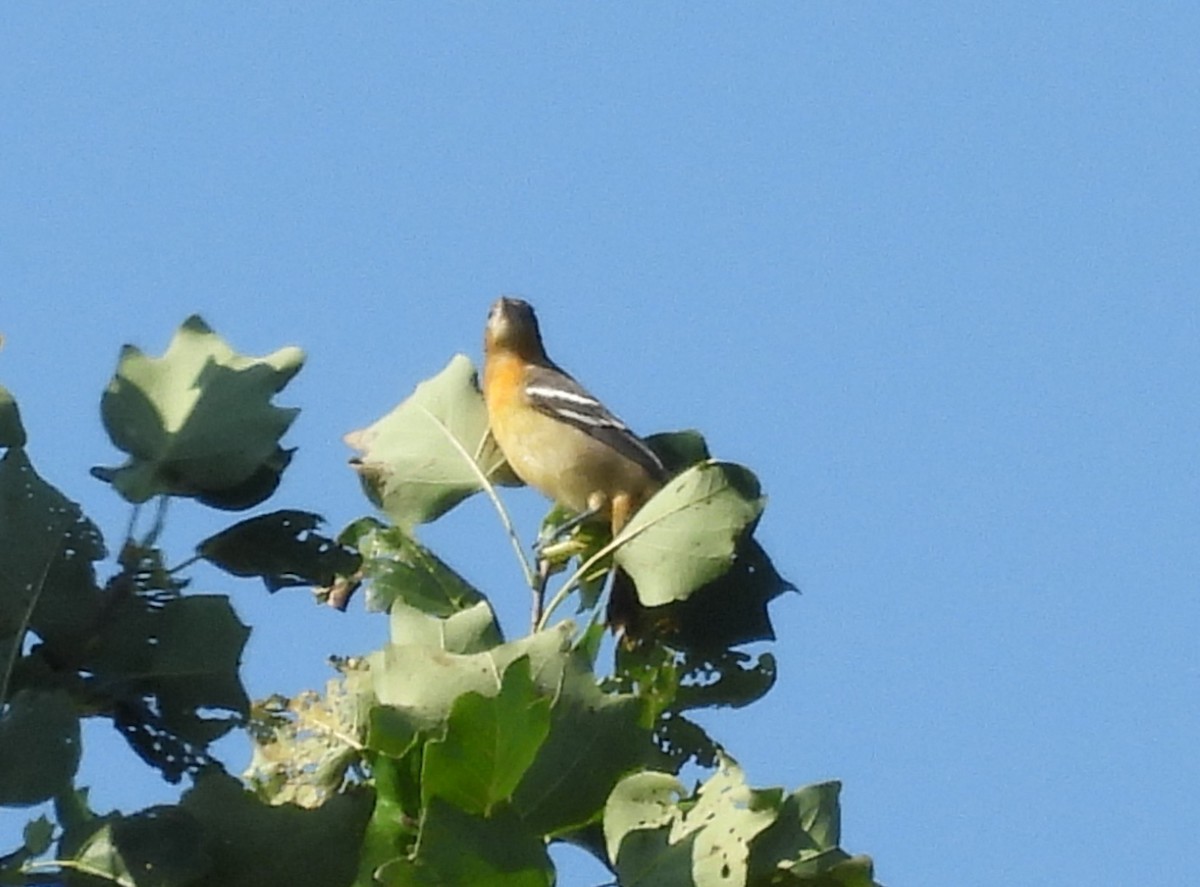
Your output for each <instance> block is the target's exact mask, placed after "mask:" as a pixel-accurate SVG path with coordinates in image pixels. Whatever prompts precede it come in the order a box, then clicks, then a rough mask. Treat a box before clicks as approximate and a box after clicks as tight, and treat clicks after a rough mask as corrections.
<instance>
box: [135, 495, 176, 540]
mask: <svg viewBox="0 0 1200 887" xmlns="http://www.w3.org/2000/svg"><path fill="white" fill-rule="evenodd" d="M170 504H171V497H170V496H168V495H166V494H163V495H161V496H159V497H158V508H157V509H155V512H154V523H153V524H152V525H151V527H150V532H149V533H147V534H146V538H145V539H143V540H142V547H143V548H153V547H154V545H155V543H156V542H158V537H159V536H160V535H161V534H162V531H163V528H164V527H165V526H166V523H167V506H168V505H170Z"/></svg>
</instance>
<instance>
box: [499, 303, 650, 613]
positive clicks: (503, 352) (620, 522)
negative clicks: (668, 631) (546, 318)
mask: <svg viewBox="0 0 1200 887" xmlns="http://www.w3.org/2000/svg"><path fill="white" fill-rule="evenodd" d="M483 389H484V399H485V401H486V403H487V411H488V421H489V424H490V426H491V430H492V434H493V436H494V437H495V438H496V443H497V444H498V445H499V447H500V450H501V452H503V453H504V456H505V458H506V459H507V460H508V464H509V465H510V466H511V468H512V470H513V472H514V473H515V474H516V475H517V477H519V478H520V479H521V480H523V481H524V482H525V483H527V484H528V485H529V486H531V487H533V488H534V489H536V490H538V491H540V492H541V493H542V494H543V495H545V496H547V497H549V498H550V499H553V500H554V501H555V502H557V503H558V504H559V505H561V506H563V507H565V508H568V509H570V510H571V511H574V512H575V513H576V514H578V515H579V516H580V519H589V518H592V517H596V518H600V519H603V520H605V521H607V522H608V524H609V526H610V528H611V529H612V532H613V535H616V534H617V533H618V532H620V530H621V528H622V527H623V526H625V524H626V523H627V522H628V520H629V518H630V517H631V516H632V515H633V514H634V512H636V511H637V510H638V509H639V508H640V507H641V506H642V505H643V504H644V503H645V502H646V500H647V499H649V498H650V497H651V496H652V495H654V493H656V492H657V491H658V490H659V488H660V487H661V486H662V485H663V483H664V482H665V481H666V477H667V472H666V470H665V469H664V468H663V464H662V462H660V461H659V458H658V456H656V455H655V454H654V451H653V450H651V449H650V448H649V447H648V446H647V445H646V444H645V442H643V441H642V439H641V438H639V437H638V436H637V435H636V434H634V433H633V432H632V431H630V430H629V427H628V426H627V425H626V424H625V423H624V422H622V421H621V420H620V419H618V418H617V417H616V416H614V415H613V414H612V412H610V411H609V410H608V409H607V408H606V407H605V406H604V405H603V404H602V403H601V402H600V401H599V400H597V399H596V398H595V397H593V396H592V395H591V394H590V393H588V391H587V390H586V389H585V388H584V387H583V386H582V385H580V384H579V383H578V382H576V381H575V379H573V378H572V377H571V376H570V375H569V374H568V373H567V372H566V371H565V370H563V369H562V368H561V367H559V366H558V364H556V363H555V362H554V361H552V360H551V359H550V357H549V356H548V355H547V354H546V348H545V345H543V343H542V336H541V332H540V330H539V329H538V322H537V316H536V315H535V314H534V312H533V308H532V306H530V305H529V303H527V302H524V301H522V300H520V299H511V298H501V299H499V300H497V301H496V303H495V304H493V305H492V308H491V311H490V312H489V313H488V319H487V328H486V331H485V333H484V370H483ZM619 585H620V587H618V586H619ZM631 594H633V588H632V582H631V581H629V579H628V576H626V575H625V574H624V573H621V572H618V573H617V576H616V579H615V580H614V585H613V591H612V592H611V595H612V596H611V598H610V603H609V619H610V622H618V623H628V622H629V621H630V618H631V612H630V611H631V610H634V609H636V607H637V604H636V599H632V600H631V599H629V595H631ZM617 627H618V628H620V627H626V628H628V627H629V626H628V625H627V624H626V625H625V626H622V625H620V624H618V626H617Z"/></svg>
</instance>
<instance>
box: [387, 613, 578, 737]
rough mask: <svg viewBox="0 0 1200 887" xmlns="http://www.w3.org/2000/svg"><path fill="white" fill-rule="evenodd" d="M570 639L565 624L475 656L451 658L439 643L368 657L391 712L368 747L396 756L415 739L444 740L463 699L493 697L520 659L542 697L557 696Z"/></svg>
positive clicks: (395, 646)
mask: <svg viewBox="0 0 1200 887" xmlns="http://www.w3.org/2000/svg"><path fill="white" fill-rule="evenodd" d="M426 618H428V617H426ZM456 618H464V619H465V618H467V617H466V616H462V617H456ZM570 633H571V626H570V625H569V624H568V623H563V624H562V625H557V626H555V627H554V628H552V629H549V630H547V631H542V632H538V633H537V634H534V635H530V636H529V637H527V638H523V639H521V640H519V641H515V642H513V643H510V644H502V645H500V646H497V647H494V648H492V649H489V650H487V651H485V652H480V653H471V654H456V653H452V652H449V651H447V650H446V649H445V648H444V647H442V646H439V645H437V644H436V642H435V643H431V644H425V643H412V642H407V643H392V644H389V645H388V646H386V647H384V648H383V649H382V650H380V651H377V652H375V653H372V654H371V655H370V656H369V657H367V662H368V663H369V665H370V672H371V680H372V687H373V689H374V691H375V696H376V698H377V699H378V700H379V702H380V703H382V704H383V705H384V706H390V707H391V711H390V712H389V713H386V714H385V713H384V712H387V710H386V709H384V710H383V711H380V710H379V709H376V710H375V711H373V712H372V713H371V729H370V731H369V734H368V739H367V744H368V745H369V746H370V747H371V748H377V749H384V750H388V752H389V753H394V750H396V749H403V748H407V746H408V745H409V744H410V743H411V741H412V739H413V738H414V737H415V736H416V735H417V734H426V735H430V734H438V735H441V734H442V733H443V731H444V730H445V729H446V723H447V720H448V719H449V716H450V712H451V710H452V708H453V706H454V703H455V701H456V700H457V699H458V698H459V697H460V696H462V695H463V694H465V693H478V694H480V695H483V696H495V695H496V694H497V693H498V692H499V691H500V688H501V684H502V682H501V676H502V675H503V674H504V671H505V669H506V668H508V666H509V664H510V663H512V662H513V661H514V660H516V659H518V658H520V657H522V656H528V657H529V661H530V666H531V673H532V675H533V680H534V683H535V685H536V686H537V688H538V689H539V691H540V692H543V693H548V694H555V693H557V692H558V689H559V686H560V684H561V681H562V676H563V671H564V669H565V668H566V666H567V661H568V657H569V650H570V640H571V638H570Z"/></svg>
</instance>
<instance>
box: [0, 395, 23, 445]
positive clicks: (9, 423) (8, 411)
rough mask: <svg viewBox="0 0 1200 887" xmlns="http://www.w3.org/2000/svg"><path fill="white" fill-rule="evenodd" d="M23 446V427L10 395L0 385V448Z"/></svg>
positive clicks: (14, 401)
mask: <svg viewBox="0 0 1200 887" xmlns="http://www.w3.org/2000/svg"><path fill="white" fill-rule="evenodd" d="M23 446H25V426H24V425H22V424H21V412H20V410H18V409H17V401H16V400H15V399H14V398H13V396H12V393H11V392H10V391H9V390H8V389H7V388H5V387H4V386H3V385H0V447H23Z"/></svg>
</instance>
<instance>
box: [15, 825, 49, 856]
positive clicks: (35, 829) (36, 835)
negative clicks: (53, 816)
mask: <svg viewBox="0 0 1200 887" xmlns="http://www.w3.org/2000/svg"><path fill="white" fill-rule="evenodd" d="M53 840H54V823H53V822H51V821H50V820H49V819H47V818H46V817H45V816H39V817H38V818H37V819H34V820H31V821H30V822H27V823H25V829H24V831H23V832H22V842H23V843H22V849H23V850H24V851H25V852H26V853H28V854H29V855H30V856H41V855H42V854H43V853H45V852H46V851H47V850H49V849H50V844H51V842H52V841H53Z"/></svg>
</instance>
